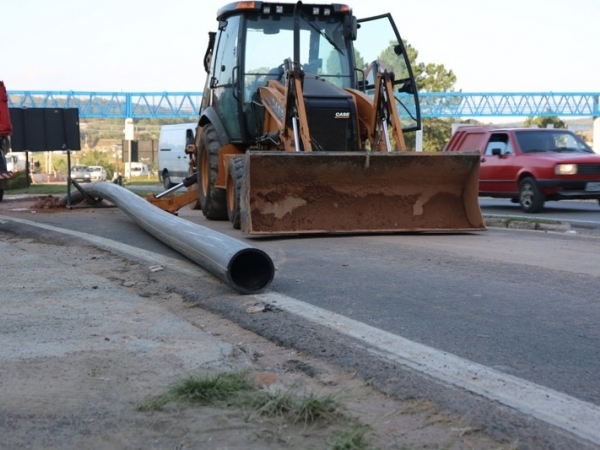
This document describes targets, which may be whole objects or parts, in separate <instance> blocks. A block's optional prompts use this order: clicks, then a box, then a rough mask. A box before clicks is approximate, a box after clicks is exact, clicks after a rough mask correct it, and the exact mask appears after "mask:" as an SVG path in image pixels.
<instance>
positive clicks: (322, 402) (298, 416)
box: [293, 393, 342, 424]
mask: <svg viewBox="0 0 600 450" xmlns="http://www.w3.org/2000/svg"><path fill="white" fill-rule="evenodd" d="M341 406H342V405H341V403H340V402H339V401H338V400H337V398H336V397H335V396H334V395H326V396H325V397H318V396H316V395H314V394H313V393H310V394H308V395H307V396H305V397H301V398H300V399H299V401H298V402H297V404H296V405H295V408H294V411H293V413H294V416H295V418H294V423H304V424H308V423H314V422H317V421H319V420H324V421H328V422H330V421H333V420H335V419H337V418H340V417H341V416H342V414H341V413H340V408H341Z"/></svg>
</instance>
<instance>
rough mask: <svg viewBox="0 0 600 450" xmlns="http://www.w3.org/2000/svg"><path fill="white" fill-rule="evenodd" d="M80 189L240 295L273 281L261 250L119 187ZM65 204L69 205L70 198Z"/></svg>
mask: <svg viewBox="0 0 600 450" xmlns="http://www.w3.org/2000/svg"><path fill="white" fill-rule="evenodd" d="M80 186H81V188H82V189H83V190H84V191H85V192H86V193H87V194H89V195H91V196H92V197H94V198H96V199H105V200H108V201H109V202H111V203H113V204H114V205H115V206H117V207H118V208H119V209H121V210H122V211H123V212H125V213H126V214H127V215H128V216H129V217H130V218H131V219H132V220H133V221H135V222H136V223H137V224H138V225H139V226H140V227H141V228H143V229H144V230H146V231H147V232H148V233H150V234H151V235H152V236H154V237H155V238H157V239H158V240H160V241H161V242H163V243H164V244H166V245H168V246H169V247H171V248H173V249H174V250H176V251H178V252H179V253H181V254H182V255H184V256H186V257H188V258H189V259H190V260H192V261H194V262H195V263H197V264H198V265H200V266H201V267H203V268H204V269H206V270H208V271H209V272H211V273H212V274H214V275H215V276H217V277H218V278H220V279H221V280H223V281H224V282H225V283H227V284H228V285H229V286H231V287H232V288H233V289H235V290H236V291H237V292H239V293H240V294H255V293H257V292H259V291H261V290H262V289H264V288H266V287H267V286H268V285H269V284H270V283H271V281H273V276H274V274H275V266H274V265H273V261H272V260H271V258H270V256H269V255H267V254H266V253H265V252H264V251H262V250H260V249H258V248H255V247H251V246H248V245H247V244H245V243H244V242H242V241H240V240H238V239H235V238H232V237H230V236H227V235H225V234H222V233H218V232H216V231H214V230H211V229H210V228H207V227H203V226H202V225H198V224H195V223H192V222H190V221H187V220H185V219H182V218H179V217H177V216H174V215H172V214H170V213H168V212H166V211H163V210H162V209H159V208H157V207H156V206H154V205H152V204H151V203H149V202H148V201H146V200H144V199H142V198H140V197H138V196H137V195H136V194H134V193H132V192H131V191H129V190H128V189H126V188H123V187H121V186H119V185H116V184H113V183H108V182H103V181H100V182H96V183H92V184H88V185H80ZM83 199H84V195H83V194H82V193H80V192H77V191H75V192H74V193H73V194H72V196H71V201H73V202H74V203H77V202H79V201H81V200H83ZM62 201H63V203H65V202H66V198H64V199H62Z"/></svg>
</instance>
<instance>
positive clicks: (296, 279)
mask: <svg viewBox="0 0 600 450" xmlns="http://www.w3.org/2000/svg"><path fill="white" fill-rule="evenodd" d="M493 202H494V203H495V202H496V201H493ZM498 202H499V204H498V205H495V204H494V205H489V204H487V203H486V202H485V201H484V200H482V211H483V213H484V214H496V213H497V212H498V211H500V212H502V211H504V214H509V215H511V216H512V215H515V214H512V213H511V212H508V211H512V210H513V209H514V210H515V213H516V212H518V211H519V210H518V207H516V206H514V205H512V204H510V202H508V201H498ZM557 205H559V206H560V207H558V206H557V207H554V205H549V208H548V212H545V213H543V214H544V215H543V217H545V218H548V217H550V216H551V215H558V216H557V217H574V216H577V217H579V216H583V215H586V218H585V220H586V221H589V222H594V220H593V219H594V217H598V216H599V215H600V214H599V213H598V212H596V211H593V210H592V209H591V208H588V205H587V204H586V205H585V206H582V207H581V210H578V209H577V208H580V206H578V205H575V206H573V205H569V204H565V203H563V202H559V203H557ZM563 205H564V206H566V208H565V207H564V206H563ZM593 206H595V207H596V208H597V205H593ZM11 214H12V213H11ZM15 214H18V213H15ZM179 215H180V217H181V218H182V219H185V220H190V221H192V222H194V223H198V224H201V225H203V226H208V227H210V228H212V229H215V230H217V231H220V232H222V233H225V234H228V235H231V236H233V237H236V238H238V239H241V240H243V241H246V242H248V243H250V244H251V245H253V246H256V247H258V248H261V249H262V250H265V251H266V252H267V253H268V254H269V255H271V257H272V258H273V260H274V262H275V265H276V268H277V271H276V275H275V279H274V281H273V283H272V285H271V286H270V288H269V291H270V292H274V293H277V294H279V295H282V296H285V297H291V298H293V299H297V300H299V301H301V302H303V303H305V304H308V305H313V306H314V307H318V308H321V309H323V310H326V311H330V312H332V313H337V314H339V315H340V316H344V317H347V318H349V319H353V320H355V321H357V322H360V323H364V324H367V325H370V326H372V327H374V328H376V329H378V330H382V331H384V332H388V333H391V334H393V335H396V336H401V337H402V338H406V339H408V340H410V341H412V342H415V343H418V344H425V345H427V346H428V347H432V348H434V349H437V350H440V351H441V352H443V353H450V354H452V355H456V356H458V357H460V358H464V359H466V360H468V361H472V362H474V363H478V364H481V365H483V366H486V367H489V368H491V369H494V370H496V371H498V372H500V373H503V374H506V375H510V376H514V377H517V378H518V379H521V380H526V381H528V382H532V383H535V384H536V385H540V386H543V387H546V388H550V389H552V390H553V391H557V392H560V393H564V394H567V395H568V396H570V397H573V398H575V399H578V400H582V401H584V402H587V403H589V404H591V405H596V407H598V406H600V375H599V374H600V329H599V328H598V323H600V301H598V298H600V297H599V295H598V292H600V252H599V250H600V240H599V238H598V237H596V235H595V234H589V233H570V234H566V233H546V232H540V231H537V232H536V231H519V230H510V229H508V230H507V229H493V228H490V229H489V230H487V231H485V232H475V233H462V234H440V235H435V234H404V235H382V236H377V235H362V236H337V237H326V236H317V237H314V236H313V237H294V238H291V237H287V238H247V237H243V236H242V235H241V234H240V232H238V231H235V230H232V229H231V227H230V225H229V223H226V222H210V221H206V220H205V219H204V218H203V216H202V214H201V213H200V212H199V211H192V210H189V209H187V208H184V209H182V210H181V211H180V214H179ZM25 218H26V219H27V220H33V221H43V223H45V224H51V225H55V226H58V227H63V228H68V229H72V230H78V231H83V232H86V233H90V234H94V235H98V236H102V237H105V238H109V239H113V240H115V241H118V242H122V243H126V244H128V245H132V246H138V247H140V248H145V249H147V250H151V251H155V252H158V253H162V254H166V255H168V256H172V257H176V258H181V257H180V256H179V255H177V254H176V253H175V252H173V251H172V250H171V249H169V248H166V247H165V246H163V245H162V244H161V243H159V242H157V241H156V240H155V239H154V238H152V237H151V236H149V235H147V234H146V233H145V232H143V231H142V230H140V229H139V228H138V227H137V225H135V224H134V223H133V222H132V221H131V220H130V219H129V218H128V217H127V216H126V215H125V214H124V213H122V212H121V211H119V210H118V209H115V208H76V209H74V210H73V211H71V212H68V213H60V214H43V215H42V214H39V215H38V214H28V215H26V217H25ZM240 320H247V319H243V318H241V319H240ZM248 326H249V327H251V326H252V325H251V324H250V323H249V324H248ZM260 326H262V327H264V328H263V330H262V331H263V334H266V335H269V337H271V338H273V339H275V340H276V341H277V340H278V341H279V342H282V343H285V342H294V343H295V344H297V345H299V346H300V347H302V345H305V346H306V348H309V347H310V348H312V349H313V351H315V352H317V353H318V352H319V351H322V352H324V353H327V354H328V355H329V356H330V357H331V358H340V359H342V358H345V359H349V358H350V356H348V355H347V354H345V353H343V352H341V351H338V352H337V354H335V355H334V354H332V353H335V352H334V351H332V350H331V348H335V346H333V338H332V341H331V342H329V341H327V342H328V344H324V338H323V337H322V336H319V337H315V338H314V339H312V340H311V337H310V336H306V335H300V334H301V333H307V331H306V330H307V328H304V329H303V330H299V331H297V330H296V329H295V328H294V327H293V326H292V324H291V323H285V324H284V325H282V323H275V322H272V323H270V324H262V325H260ZM269 327H270V329H269V330H266V328H269ZM310 330H311V332H312V329H310ZM295 333H300V334H295ZM303 341H307V342H306V343H304V344H302V342H303ZM308 341H311V342H308ZM329 343H331V346H330V345H329ZM319 348H322V350H319ZM346 364H356V365H358V364H359V363H358V362H357V361H352V362H351V363H349V362H347V361H346ZM389 376H391V374H389Z"/></svg>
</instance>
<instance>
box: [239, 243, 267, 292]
mask: <svg viewBox="0 0 600 450" xmlns="http://www.w3.org/2000/svg"><path fill="white" fill-rule="evenodd" d="M274 274H275V266H274V265H273V261H272V260H271V258H270V257H269V255H267V254H266V253H265V252H263V251H262V250H259V249H256V248H252V249H245V250H242V251H240V252H238V253H237V254H236V255H235V256H234V257H233V258H231V261H230V262H229V279H230V280H231V282H232V283H233V287H234V288H235V289H236V290H237V291H238V292H240V293H242V294H255V293H257V292H258V291H260V290H261V289H264V288H265V287H267V286H268V285H269V284H270V283H271V281H273V276H274Z"/></svg>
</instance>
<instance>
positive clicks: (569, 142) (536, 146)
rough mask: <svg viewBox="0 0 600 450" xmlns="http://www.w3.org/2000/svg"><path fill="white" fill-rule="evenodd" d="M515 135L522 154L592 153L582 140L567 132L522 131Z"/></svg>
mask: <svg viewBox="0 0 600 450" xmlns="http://www.w3.org/2000/svg"><path fill="white" fill-rule="evenodd" d="M515 134H516V137H517V142H518V143H519V148H520V149H521V151H522V152H523V153H536V152H537V153H540V152H560V153H562V152H570V153H594V151H593V150H592V149H591V147H589V146H588V145H587V144H586V143H585V142H584V141H583V139H581V138H580V137H579V136H577V135H576V134H574V133H572V132H571V131H568V130H552V131H548V130H523V131H517V132H516V133H515Z"/></svg>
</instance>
